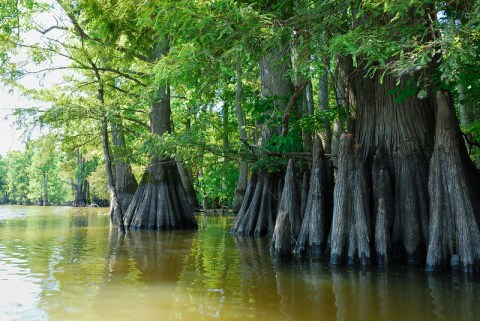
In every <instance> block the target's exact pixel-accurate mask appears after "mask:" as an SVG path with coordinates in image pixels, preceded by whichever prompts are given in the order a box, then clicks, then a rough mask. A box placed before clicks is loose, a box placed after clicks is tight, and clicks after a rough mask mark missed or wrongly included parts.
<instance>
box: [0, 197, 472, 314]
mask: <svg viewBox="0 0 480 321" xmlns="http://www.w3.org/2000/svg"><path fill="white" fill-rule="evenodd" d="M107 214H108V210H106V209H77V208H66V207H65V208H62V207H15V206H3V207H0V320H2V321H3V320H5V321H7V320H247V319H252V320H299V321H302V320H365V321H366V320H368V321H370V320H389V321H390V320H422V321H429V320H479V319H480V278H479V277H478V276H472V275H461V274H460V275H449V274H433V275H432V274H426V273H425V272H424V271H423V270H422V267H398V268H388V269H377V268H369V269H364V270H362V269H360V268H358V267H356V268H334V267H330V266H329V265H328V264H325V262H308V263H284V264H276V263H274V262H273V261H272V260H271V258H270V255H269V254H268V241H267V240H264V239H252V238H233V237H232V236H231V235H230V234H229V230H230V227H231V225H232V221H233V218H231V217H208V218H206V219H205V218H202V217H199V218H198V220H199V225H200V228H199V230H198V231H188V232H187V231H179V232H155V231H129V232H127V233H126V235H119V234H118V233H116V232H115V231H112V230H110V228H109V219H108V215H107Z"/></svg>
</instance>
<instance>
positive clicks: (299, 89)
mask: <svg viewBox="0 0 480 321" xmlns="http://www.w3.org/2000/svg"><path fill="white" fill-rule="evenodd" d="M307 84H308V80H307V81H305V82H304V83H303V84H301V85H300V86H299V87H297V88H295V91H294V92H293V95H292V97H290V100H289V101H288V105H287V107H286V108H285V113H284V114H283V120H282V136H284V137H285V136H287V134H288V123H289V121H290V114H291V112H292V108H293V106H294V105H295V102H296V101H297V98H298V96H300V94H301V93H302V92H303V91H304V90H305V87H307Z"/></svg>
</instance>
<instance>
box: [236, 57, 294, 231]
mask: <svg viewBox="0 0 480 321" xmlns="http://www.w3.org/2000/svg"><path fill="white" fill-rule="evenodd" d="M286 52H289V51H287V50H282V49H280V48H274V49H272V51H271V52H270V53H268V54H267V55H265V56H264V58H263V59H262V60H261V61H260V81H261V85H262V95H263V96H264V97H272V98H273V104H274V106H272V108H276V109H277V110H284V109H285V106H286V104H285V97H289V96H290V95H291V94H292V93H293V86H292V84H291V82H290V81H289V80H288V78H287V74H288V73H287V72H288V69H289V64H288V63H289V62H288V61H287V60H286V58H285V57H286V55H285V53H286ZM272 131H277V134H278V135H280V132H279V128H267V127H265V128H264V129H263V132H262V137H261V142H266V141H267V140H268V139H269V138H270V137H271V134H272ZM284 173H285V170H284V169H283V170H282V169H279V170H278V171H277V172H275V173H269V172H268V171H267V170H266V169H257V170H256V171H255V172H254V173H253V175H252V178H251V179H250V182H249V183H248V186H247V190H246V192H245V197H244V199H243V203H242V206H241V208H240V211H239V212H238V215H237V218H236V220H235V223H234V225H233V228H232V231H231V232H232V233H233V234H237V235H255V236H261V235H267V234H268V233H271V232H273V228H274V224H275V219H276V211H277V207H278V201H279V196H278V195H279V193H280V191H281V189H280V186H281V184H280V181H281V179H283V178H284V177H285V174H284Z"/></svg>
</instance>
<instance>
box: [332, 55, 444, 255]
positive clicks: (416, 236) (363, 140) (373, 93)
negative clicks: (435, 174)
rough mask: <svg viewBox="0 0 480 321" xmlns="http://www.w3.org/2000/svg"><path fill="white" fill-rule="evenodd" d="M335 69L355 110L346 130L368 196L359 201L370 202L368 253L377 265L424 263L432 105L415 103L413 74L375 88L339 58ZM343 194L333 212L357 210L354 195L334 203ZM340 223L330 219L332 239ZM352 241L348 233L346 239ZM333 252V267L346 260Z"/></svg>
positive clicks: (428, 101)
mask: <svg viewBox="0 0 480 321" xmlns="http://www.w3.org/2000/svg"><path fill="white" fill-rule="evenodd" d="M339 67H340V68H341V69H343V70H342V74H343V75H348V76H347V77H346V82H345V83H346V84H347V86H346V88H345V89H346V90H347V98H348V101H349V103H350V105H351V106H352V107H354V108H355V110H356V118H355V123H354V126H353V127H351V128H350V129H351V130H352V132H353V133H354V135H353V145H354V146H355V148H354V149H355V150H357V149H358V152H359V153H360V155H359V156H358V157H359V158H360V159H362V162H363V164H364V165H363V166H364V170H365V171H366V174H365V175H366V177H367V181H366V184H367V186H366V189H365V190H366V191H368V194H367V195H366V196H365V199H364V202H365V204H366V205H367V204H372V202H373V210H374V213H368V216H369V221H370V222H371V226H368V229H369V230H372V231H374V235H375V238H373V237H371V236H370V235H369V237H368V238H366V239H365V240H366V242H367V245H368V248H369V249H374V250H375V257H376V258H377V262H378V263H380V264H383V263H386V262H387V261H390V260H391V259H397V260H403V261H407V262H410V263H414V262H418V261H419V260H423V258H424V254H425V251H426V244H427V240H428V162H429V159H430V155H431V152H432V144H433V110H434V106H435V101H434V99H433V97H432V95H429V96H428V97H427V98H425V99H420V98H417V96H416V95H415V94H413V95H412V94H411V93H410V92H411V91H412V88H413V87H412V86H414V84H415V83H416V80H415V75H410V78H407V77H406V76H405V77H402V78H401V79H400V80H399V79H397V78H394V77H393V76H391V75H385V76H384V78H383V83H380V81H379V79H378V77H374V78H365V77H364V75H365V71H364V70H363V68H362V67H361V66H360V67H358V68H356V69H353V66H352V63H351V61H346V60H345V59H343V60H341V63H340V65H339ZM355 153H356V152H355ZM374 155H377V156H376V157H374ZM340 171H341V165H340V161H339V178H340V177H341V176H342V175H344V174H342V173H340ZM371 185H373V188H370V186H371ZM336 189H337V187H336ZM342 195H343V193H337V192H336V193H335V197H336V199H335V209H334V213H335V211H338V210H339V208H337V207H338V206H341V207H345V208H351V207H352V206H357V205H356V204H355V200H356V199H357V198H356V197H353V196H355V194H353V195H352V196H349V197H344V198H343V201H342V200H340V199H338V197H343V196H342ZM357 200H358V199H357ZM345 202H346V204H343V203H345ZM366 205H365V206H366ZM392 215H393V216H392ZM334 216H335V214H334ZM352 219H353V221H351V222H350V224H352V226H353V225H358V224H363V223H362V222H357V221H356V218H355V217H352ZM340 221H341V220H340ZM340 221H338V220H336V219H335V217H334V220H333V225H332V236H333V232H334V231H336V230H338V229H339V226H337V225H336V224H337V223H339V222H340ZM369 224H370V223H369ZM351 232H352V233H353V232H354V231H353V230H351ZM355 237H356V236H355V234H350V233H347V239H349V238H355ZM333 241H334V240H333V239H332V246H333ZM333 250H334V249H333V247H332V263H335V262H337V256H339V257H343V256H345V253H344V250H345V248H344V249H343V250H342V248H341V247H337V249H336V250H337V251H340V252H338V253H334V252H333ZM340 253H341V254H340ZM360 254H361V253H359V255H360ZM348 256H349V255H348ZM369 260H370V258H369ZM369 260H367V261H369Z"/></svg>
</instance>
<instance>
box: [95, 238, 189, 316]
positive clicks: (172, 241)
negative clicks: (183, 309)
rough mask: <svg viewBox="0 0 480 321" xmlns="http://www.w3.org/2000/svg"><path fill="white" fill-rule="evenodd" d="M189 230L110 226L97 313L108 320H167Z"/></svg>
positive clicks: (185, 250)
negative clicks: (118, 227) (117, 227)
mask: <svg viewBox="0 0 480 321" xmlns="http://www.w3.org/2000/svg"><path fill="white" fill-rule="evenodd" d="M193 235H194V232H192V231H153V230H128V231H126V233H125V234H123V233H119V232H118V230H117V229H111V230H110V234H109V243H108V250H107V253H106V266H105V281H104V282H103V284H102V285H101V288H100V291H99V294H98V296H97V300H96V307H97V308H96V309H95V311H96V313H97V315H96V317H98V319H100V320H101V319H105V320H107V319H109V320H116V319H122V320H135V319H138V320H166V319H169V318H170V314H171V311H172V310H173V306H174V296H173V293H174V291H175V287H176V286H177V282H178V279H179V275H180V272H181V271H182V269H183V264H184V260H185V256H186V255H187V254H188V253H189V252H190V250H191V247H192V239H193Z"/></svg>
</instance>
